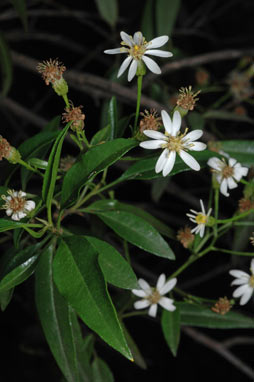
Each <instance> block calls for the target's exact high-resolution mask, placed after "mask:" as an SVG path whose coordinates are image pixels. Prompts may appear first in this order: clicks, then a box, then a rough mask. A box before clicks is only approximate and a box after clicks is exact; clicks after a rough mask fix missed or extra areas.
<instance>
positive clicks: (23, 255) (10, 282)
mask: <svg viewBox="0 0 254 382" xmlns="http://www.w3.org/2000/svg"><path fill="white" fill-rule="evenodd" d="M39 247H40V243H38V244H35V245H31V246H29V247H27V248H26V249H23V250H22V251H17V252H16V253H15V254H12V253H10V254H8V253H7V254H6V255H4V256H3V258H2V262H3V263H2V267H1V271H0V280H1V281H0V292H3V291H7V290H9V289H11V288H13V287H15V286H16V285H19V284H21V283H22V282H23V281H25V280H26V279H27V278H28V277H30V276H31V275H32V274H33V272H34V270H35V268H36V264H37V260H38V257H39V251H38V249H39Z"/></svg>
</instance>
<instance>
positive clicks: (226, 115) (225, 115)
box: [203, 110, 254, 124]
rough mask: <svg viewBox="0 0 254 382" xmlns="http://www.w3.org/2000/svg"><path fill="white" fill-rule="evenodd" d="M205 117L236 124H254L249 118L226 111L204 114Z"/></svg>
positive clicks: (213, 111) (210, 111)
mask: <svg viewBox="0 0 254 382" xmlns="http://www.w3.org/2000/svg"><path fill="white" fill-rule="evenodd" d="M203 117H204V118H206V119H221V120H228V121H236V122H247V123H251V124H253V123H254V121H253V119H252V118H249V117H247V116H246V115H239V114H236V113H233V112H230V111H225V110H209V111H207V112H206V113H204V114H203Z"/></svg>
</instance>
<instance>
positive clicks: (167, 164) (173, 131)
mask: <svg viewBox="0 0 254 382" xmlns="http://www.w3.org/2000/svg"><path fill="white" fill-rule="evenodd" d="M161 117H162V121H163V125H164V128H165V133H164V134H163V133H161V132H159V131H151V130H144V132H143V133H144V134H145V135H146V136H147V137H149V138H152V139H154V140H153V141H144V142H141V143H140V144H139V145H140V146H141V147H143V148H145V149H159V148H160V149H163V151H162V153H161V155H160V156H159V159H158V160H157V163H156V166H155V172H156V173H159V172H161V171H162V175H163V176H167V175H168V174H169V173H170V172H171V171H172V169H173V167H174V164H175V160H176V154H178V155H179V156H180V157H181V159H182V160H183V161H184V162H185V163H186V164H187V165H188V166H189V167H190V168H191V169H193V170H195V171H199V170H200V165H199V163H198V162H197V161H196V159H195V158H193V156H191V155H190V154H188V153H187V151H188V150H190V151H202V150H204V149H205V148H206V144H205V143H202V142H195V141H196V140H197V139H199V138H200V137H201V136H202V135H203V131H202V130H194V131H191V132H190V133H188V134H187V132H188V129H186V130H185V132H184V133H183V134H181V132H180V127H181V115H180V113H179V112H178V111H175V112H174V114H173V119H172V120H171V118H170V116H169V115H168V113H167V112H166V111H165V110H162V112H161Z"/></svg>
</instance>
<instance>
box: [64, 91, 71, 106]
mask: <svg viewBox="0 0 254 382" xmlns="http://www.w3.org/2000/svg"><path fill="white" fill-rule="evenodd" d="M63 99H64V102H65V105H66V107H67V108H68V109H69V107H70V103H69V100H68V97H67V94H65V95H63Z"/></svg>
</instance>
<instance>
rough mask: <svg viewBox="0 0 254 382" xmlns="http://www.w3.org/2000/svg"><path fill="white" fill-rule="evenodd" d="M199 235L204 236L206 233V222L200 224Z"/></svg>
mask: <svg viewBox="0 0 254 382" xmlns="http://www.w3.org/2000/svg"><path fill="white" fill-rule="evenodd" d="M199 227H200V228H199V236H200V237H203V236H204V233H205V224H199Z"/></svg>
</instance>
